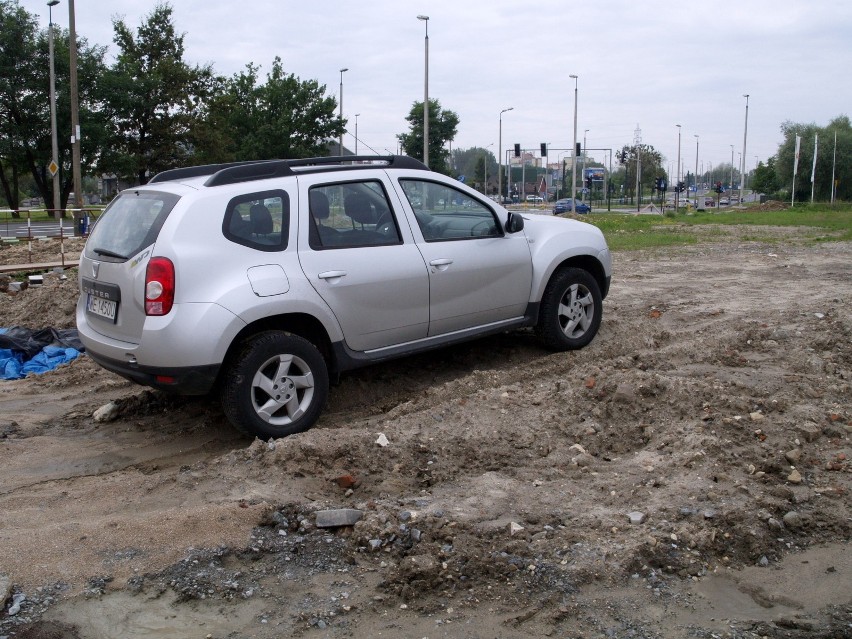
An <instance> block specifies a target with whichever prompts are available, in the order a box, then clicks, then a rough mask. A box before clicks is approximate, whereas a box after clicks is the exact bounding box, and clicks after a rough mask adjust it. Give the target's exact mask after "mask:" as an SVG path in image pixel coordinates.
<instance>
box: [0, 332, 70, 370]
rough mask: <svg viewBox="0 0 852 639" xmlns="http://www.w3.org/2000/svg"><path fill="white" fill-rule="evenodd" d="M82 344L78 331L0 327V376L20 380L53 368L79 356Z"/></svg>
mask: <svg viewBox="0 0 852 639" xmlns="http://www.w3.org/2000/svg"><path fill="white" fill-rule="evenodd" d="M82 352H83V345H82V344H81V343H80V340H79V338H78V337H77V330H76V329H73V328H68V329H59V330H57V329H54V328H43V329H40V330H36V331H34V330H31V329H28V328H22V327H20V326H13V327H12V328H0V379H20V378H22V377H26V376H27V375H28V374H30V373H34V374H37V375H38V374H41V373H45V372H47V371H50V370H53V369H54V368H56V367H57V366H59V365H60V364H65V363H67V362H70V361H71V360H73V359H75V358H76V357H78V356H79V355H80V354H81V353H82Z"/></svg>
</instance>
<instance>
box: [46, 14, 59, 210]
mask: <svg viewBox="0 0 852 639" xmlns="http://www.w3.org/2000/svg"><path fill="white" fill-rule="evenodd" d="M58 4H59V0H50V1H49V2H48V3H47V7H48V9H47V12H48V13H47V15H48V38H47V41H48V45H49V47H48V48H49V54H50V141H51V145H52V149H51V150H52V154H53V157H52V158H51V163H50V168H51V173H53V215H54V216H55V217H56V219H57V220H58V219H59V218H60V217H61V216H62V214H61V213H60V211H59V141H58V140H57V137H56V72H55V71H54V64H53V7H55V6H56V5H58Z"/></svg>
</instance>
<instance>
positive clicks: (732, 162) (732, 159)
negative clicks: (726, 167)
mask: <svg viewBox="0 0 852 639" xmlns="http://www.w3.org/2000/svg"><path fill="white" fill-rule="evenodd" d="M730 190H731V191H733V190H734V145H733V144H732V145H731V188H730ZM730 200H731V198H730V197H728V201H729V202H730Z"/></svg>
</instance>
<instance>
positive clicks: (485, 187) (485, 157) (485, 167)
mask: <svg viewBox="0 0 852 639" xmlns="http://www.w3.org/2000/svg"><path fill="white" fill-rule="evenodd" d="M492 146H494V143H493V142H492V143H491V144H489V145H488V146H486V147H485V151H484V152H483V153H482V173H483V178H482V180H483V186H482V193H483V195H488V149H490V148H491V147H492Z"/></svg>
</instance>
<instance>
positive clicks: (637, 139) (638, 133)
mask: <svg viewBox="0 0 852 639" xmlns="http://www.w3.org/2000/svg"><path fill="white" fill-rule="evenodd" d="M641 144H642V129H640V128H639V124H638V123H637V124H636V130H635V131H634V132H633V146H635V147H636V210H637V211H638V210H639V207H640V206H641V205H642V177H641V176H642V149H641Z"/></svg>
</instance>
